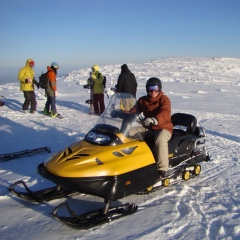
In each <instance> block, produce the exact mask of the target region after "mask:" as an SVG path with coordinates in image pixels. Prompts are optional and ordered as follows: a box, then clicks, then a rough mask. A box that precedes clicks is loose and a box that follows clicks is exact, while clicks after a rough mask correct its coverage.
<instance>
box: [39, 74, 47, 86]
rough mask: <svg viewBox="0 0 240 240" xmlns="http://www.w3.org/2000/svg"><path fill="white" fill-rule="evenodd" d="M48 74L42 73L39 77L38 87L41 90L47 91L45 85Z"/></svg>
mask: <svg viewBox="0 0 240 240" xmlns="http://www.w3.org/2000/svg"><path fill="white" fill-rule="evenodd" d="M47 74H48V72H45V73H42V75H41V76H40V77H39V87H40V88H42V89H47V83H48V77H47Z"/></svg>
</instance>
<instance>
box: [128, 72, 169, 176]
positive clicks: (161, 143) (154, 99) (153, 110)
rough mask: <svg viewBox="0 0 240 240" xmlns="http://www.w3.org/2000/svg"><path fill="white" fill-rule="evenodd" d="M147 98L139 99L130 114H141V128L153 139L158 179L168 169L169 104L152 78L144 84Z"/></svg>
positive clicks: (159, 84) (155, 79)
mask: <svg viewBox="0 0 240 240" xmlns="http://www.w3.org/2000/svg"><path fill="white" fill-rule="evenodd" d="M146 91H147V96H143V97H140V98H139V99H138V101H137V103H136V108H137V109H136V108H133V109H131V110H130V112H131V113H134V112H136V111H137V112H139V114H140V113H143V114H144V116H145V120H144V121H143V126H144V127H146V128H148V129H149V131H148V132H147V133H146V134H147V135H149V134H150V135H151V136H152V137H154V143H155V159H156V163H157V169H158V172H159V175H160V178H162V177H165V175H166V171H167V170H168V167H169V161H168V141H169V140H170V138H171V136H172V128H173V124H172V122H171V102H170V99H169V98H168V97H167V96H166V95H164V94H163V92H162V83H161V81H160V80H159V79H158V78H155V77H152V78H150V79H148V81H147V83H146Z"/></svg>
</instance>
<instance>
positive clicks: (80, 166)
mask: <svg viewBox="0 0 240 240" xmlns="http://www.w3.org/2000/svg"><path fill="white" fill-rule="evenodd" d="M153 163H155V161H154V157H153V155H152V153H151V151H149V148H148V146H147V144H146V143H145V142H141V141H132V142H129V143H126V144H122V145H117V146H98V145H93V144H91V143H88V142H86V141H85V140H82V141H80V142H79V143H77V144H75V145H73V146H72V147H68V148H66V149H64V151H61V152H59V153H57V154H55V155H53V156H52V157H51V158H50V159H49V160H48V161H47V162H45V164H44V165H45V168H46V169H47V171H48V172H50V173H52V174H54V175H57V176H61V177H68V178H81V177H97V176H117V175H120V174H123V173H126V172H130V171H133V170H135V169H138V168H142V167H145V166H148V165H150V164H153Z"/></svg>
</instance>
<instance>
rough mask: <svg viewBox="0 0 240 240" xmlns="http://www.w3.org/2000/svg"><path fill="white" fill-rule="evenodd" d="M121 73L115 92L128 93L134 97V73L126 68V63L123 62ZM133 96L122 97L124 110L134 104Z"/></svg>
mask: <svg viewBox="0 0 240 240" xmlns="http://www.w3.org/2000/svg"><path fill="white" fill-rule="evenodd" d="M121 70H122V71H121V73H120V75H119V77H118V81H117V84H116V86H115V87H116V92H121V93H130V94H132V95H133V96H134V98H135V97H136V93H137V85H138V84H137V81H136V78H135V75H134V74H133V73H132V72H131V71H130V70H129V69H128V66H127V64H123V65H122V66H121ZM134 98H124V99H122V105H123V106H124V109H125V110H130V109H131V108H132V107H133V106H134V104H135V99H134Z"/></svg>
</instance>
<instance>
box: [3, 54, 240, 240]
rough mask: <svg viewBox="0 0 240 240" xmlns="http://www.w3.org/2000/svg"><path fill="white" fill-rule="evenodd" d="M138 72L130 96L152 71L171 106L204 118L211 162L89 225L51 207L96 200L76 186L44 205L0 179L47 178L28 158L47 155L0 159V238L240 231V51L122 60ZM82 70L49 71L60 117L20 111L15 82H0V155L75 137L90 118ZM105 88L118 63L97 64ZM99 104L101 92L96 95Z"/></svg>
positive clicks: (55, 145)
mask: <svg viewBox="0 0 240 240" xmlns="http://www.w3.org/2000/svg"><path fill="white" fill-rule="evenodd" d="M128 66H129V68H130V70H131V71H132V72H133V73H134V74H135V75H136V78H137V81H138V92H137V98H138V97H140V96H142V95H144V94H145V83H146V80H147V79H148V78H149V77H154V76H155V77H159V78H161V80H162V82H163V91H164V92H165V93H166V94H167V95H168V96H169V97H170V99H171V102H172V113H175V112H184V113H190V114H193V115H195V116H196V117H197V119H198V123H199V124H201V125H202V126H204V127H205V129H206V135H207V150H208V152H209V154H210V156H211V159H212V161H211V162H204V163H203V164H202V172H201V174H200V175H199V176H198V177H196V178H194V179H191V180H189V181H186V182H183V183H180V184H177V185H173V186H169V187H167V188H164V189H162V190H159V191H156V192H154V193H152V194H149V195H132V196H129V197H126V198H124V199H121V200H119V202H122V203H124V202H135V203H136V204H138V206H139V209H138V211H137V212H136V213H134V214H133V215H130V216H127V217H125V218H122V219H118V220H116V221H113V222H110V223H106V224H103V225H101V226H97V227H94V228H91V229H89V230H74V229H71V228H69V227H67V226H63V225H62V224H61V223H60V222H58V221H57V220H55V219H54V218H52V217H51V216H50V214H49V213H50V212H51V211H52V209H53V208H54V207H55V206H57V205H59V204H60V203H61V202H64V201H67V202H68V203H69V204H70V205H71V206H72V208H73V209H74V210H75V211H76V212H77V213H82V212H85V211H88V210H93V209H96V208H99V207H101V206H102V199H100V198H98V197H93V196H87V195H76V196H72V197H69V198H66V199H64V198H63V199H58V200H54V201H50V202H47V203H43V204H32V203H28V202H24V201H23V200H20V199H18V198H17V197H15V196H13V195H12V194H10V193H9V192H8V190H7V187H8V186H9V185H11V184H12V183H14V182H16V181H18V180H24V181H25V182H27V184H28V186H29V187H30V188H31V189H33V190H37V189H43V188H46V187H48V186H53V183H51V182H49V181H47V180H46V179H44V178H42V177H41V176H40V175H38V174H37V171H36V169H37V166H38V164H40V163H41V162H43V161H45V160H46V159H47V158H48V157H49V156H50V154H49V153H42V154H38V155H35V156H34V157H24V158H19V159H16V160H12V161H9V162H2V163H0V201H1V204H0V212H1V214H0V239H2V240H12V239H18V240H21V239H22V240H26V239H51V240H55V239H56V240H60V239H75V240H76V239H84V240H92V239H102V240H103V239H104V240H105V239H118V240H120V239H121V240H123V239H128V240H130V239H138V240H140V239H142V240H147V239H151V240H152V239H157V240H159V239H164V240H168V239H169V240H170V239H178V240H179V239H182V240H183V239H184V240H188V239H189V240H192V239H195V240H196V239H199V240H203V239H211V240H214V239H227V240H233V239H234V240H235V239H240V175H239V172H240V161H239V160H240V107H239V103H240V59H235V58H166V59H159V60H151V61H148V62H146V63H142V64H134V63H129V64H128ZM89 70H90V69H80V70H78V71H73V72H70V73H68V74H66V75H64V76H62V77H59V78H58V91H59V97H58V99H57V109H58V112H60V113H61V114H62V115H64V116H65V118H64V119H61V120H60V119H51V118H48V117H46V116H44V115H41V114H39V113H38V114H35V115H32V114H30V113H29V114H24V113H22V112H21V106H22V102H23V94H22V92H20V90H19V84H18V81H17V76H16V83H9V84H5V85H0V95H3V96H5V97H6V99H5V106H4V107H0V133H1V135H0V154H3V153H8V152H15V151H21V150H24V149H31V148H36V147H42V146H49V147H50V148H51V150H52V153H54V152H57V151H59V150H61V149H63V148H65V147H66V146H68V145H70V144H71V143H73V142H75V141H77V140H80V139H82V138H83V137H84V136H85V134H86V133H87V132H88V130H89V129H90V128H91V127H92V126H93V125H94V124H95V123H96V121H97V116H89V115H88V106H87V105H86V104H85V100H86V99H88V96H89V93H88V92H87V90H85V89H83V85H84V84H85V83H86V79H87V78H88V75H89ZM101 72H102V73H103V74H105V75H106V76H107V90H108V94H109V95H111V91H110V88H111V87H113V86H114V85H115V84H116V81H117V77H118V75H119V73H120V65H108V66H101ZM36 94H37V101H38V110H39V111H40V110H42V109H43V108H44V104H45V101H46V99H45V97H44V91H43V90H41V89H39V90H36ZM105 102H106V104H107V102H108V98H107V95H105Z"/></svg>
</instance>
